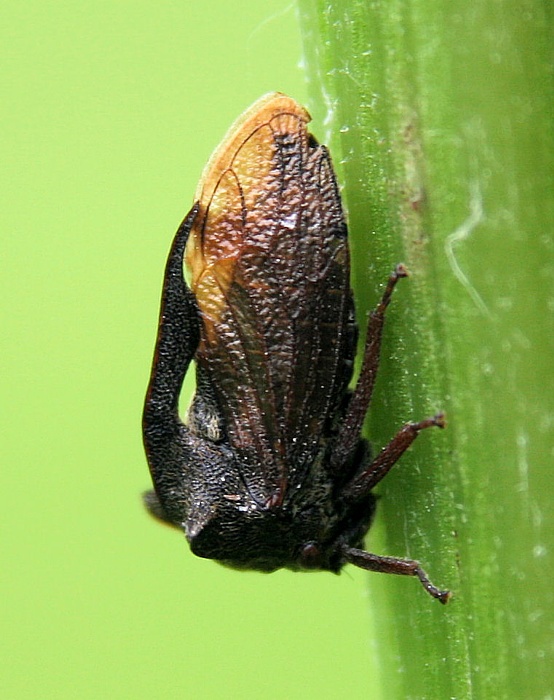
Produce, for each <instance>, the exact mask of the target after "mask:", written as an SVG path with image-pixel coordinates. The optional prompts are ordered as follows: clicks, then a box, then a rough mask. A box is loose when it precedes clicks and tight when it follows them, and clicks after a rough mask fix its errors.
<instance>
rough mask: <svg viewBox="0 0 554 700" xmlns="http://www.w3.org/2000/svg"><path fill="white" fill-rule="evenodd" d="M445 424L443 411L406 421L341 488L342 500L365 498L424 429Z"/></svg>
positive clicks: (440, 426) (347, 501)
mask: <svg viewBox="0 0 554 700" xmlns="http://www.w3.org/2000/svg"><path fill="white" fill-rule="evenodd" d="M445 425H446V422H445V420H444V415H443V414H442V413H438V414H437V415H436V416H433V418H427V419H426V420H422V421H420V422H419V423H406V425H404V426H402V428H400V430H399V431H398V432H397V433H396V435H395V436H394V437H393V439H392V440H391V441H390V442H389V444H388V445H385V447H383V449H382V450H381V452H379V454H378V455H377V457H375V459H374V460H373V461H372V462H371V464H370V465H369V466H368V467H367V469H365V470H364V471H363V472H362V473H361V474H358V476H356V477H355V478H354V479H352V481H351V482H350V483H349V484H346V486H345V487H344V488H343V489H342V490H341V494H340V495H341V500H342V501H344V502H346V503H353V502H356V501H358V500H360V499H362V498H365V497H366V496H367V495H368V494H369V492H370V491H371V490H372V489H373V487H374V486H375V485H376V484H378V483H379V482H380V481H381V479H383V477H385V476H386V475H387V473H388V472H389V470H390V469H391V467H392V466H393V465H394V464H396V462H398V460H399V459H400V457H402V455H403V454H404V452H405V451H406V450H407V449H408V447H409V446H410V445H411V444H412V442H413V441H414V440H415V439H416V437H417V436H418V434H419V433H420V432H421V431H422V430H424V429H425V428H431V427H433V426H436V427H438V428H444V426H445Z"/></svg>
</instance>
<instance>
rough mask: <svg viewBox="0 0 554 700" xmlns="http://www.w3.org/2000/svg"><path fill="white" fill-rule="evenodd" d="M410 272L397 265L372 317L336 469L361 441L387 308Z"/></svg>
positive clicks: (337, 449) (337, 447)
mask: <svg viewBox="0 0 554 700" xmlns="http://www.w3.org/2000/svg"><path fill="white" fill-rule="evenodd" d="M407 276H408V272H407V270H406V268H405V267H404V265H397V266H396V269H395V270H394V272H393V273H392V274H391V276H390V277H389V279H388V282H387V286H386V288H385V291H384V293H383V296H382V298H381V301H380V302H379V304H378V305H377V307H376V308H375V309H374V310H373V311H372V312H371V315H370V317H369V322H368V327H367V335H366V340H365V348H364V358H363V362H362V369H361V371H360V376H359V377H358V382H357V384H356V388H355V389H354V392H353V394H352V397H351V398H350V402H349V404H348V410H347V412H346V415H345V417H344V419H343V421H342V424H341V427H340V430H339V435H338V438H337V442H336V445H335V448H334V450H333V454H332V455H331V467H332V468H334V469H335V470H337V471H338V470H340V469H341V467H342V466H343V465H344V463H345V462H346V461H347V460H348V458H349V457H350V456H351V455H352V454H353V453H354V451H355V449H356V447H357V445H358V442H359V439H360V433H361V430H362V425H363V422H364V419H365V415H366V413H367V410H368V408H369V404H370V401H371V396H372V394H373V388H374V386H375V379H376V377H377V370H378V369H379V355H380V352H381V339H382V336H383V326H384V323H385V312H386V310H387V306H388V305H389V303H390V300H391V296H392V292H393V290H394V288H395V286H396V283H397V282H398V280H399V279H401V278H402V277H407Z"/></svg>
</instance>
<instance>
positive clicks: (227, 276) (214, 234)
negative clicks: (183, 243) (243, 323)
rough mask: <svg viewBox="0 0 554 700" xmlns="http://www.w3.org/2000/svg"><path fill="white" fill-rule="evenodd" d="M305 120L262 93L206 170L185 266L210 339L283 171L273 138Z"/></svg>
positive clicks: (276, 96)
mask: <svg viewBox="0 0 554 700" xmlns="http://www.w3.org/2000/svg"><path fill="white" fill-rule="evenodd" d="M309 121H310V115H309V114H308V112H307V111H306V110H305V109H304V108H303V107H301V106H300V105H299V104H297V103H296V102H295V101H294V100H292V99H291V98H290V97H287V96H286V95H282V94H280V93H271V94H269V95H266V96H264V97H262V98H261V99H260V100H258V101H257V102H256V103H255V104H254V105H252V107H251V108H250V109H249V110H247V111H246V112H245V113H244V114H243V115H242V116H241V117H240V118H239V119H238V120H237V121H236V122H235V124H234V125H233V126H232V127H231V129H230V131H229V132H228V134H227V136H226V138H225V139H224V140H223V143H222V144H221V146H220V147H219V148H218V149H217V150H216V151H215V153H214V155H213V156H212V158H211V159H210V161H209V162H208V164H207V166H206V168H205V169H204V172H203V174H202V177H201V179H200V183H199V185H198V188H197V190H196V194H195V200H196V201H198V202H199V204H200V212H199V214H198V216H197V218H196V222H195V224H194V227H193V229H192V231H191V234H190V237H189V241H188V244H187V249H186V264H187V266H188V268H189V270H190V271H191V289H192V291H193V293H194V295H195V297H196V301H197V303H198V306H199V309H200V311H201V314H202V317H203V321H204V332H205V334H206V340H207V341H208V342H211V341H213V340H214V334H215V326H216V325H217V323H218V321H219V318H220V316H221V313H222V311H223V310H224V308H225V307H226V292H227V290H228V288H229V285H230V284H231V282H232V280H233V275H234V268H235V265H236V263H237V261H238V260H239V259H240V257H241V255H242V254H243V252H244V247H245V245H246V244H247V242H246V240H245V235H244V232H245V229H246V228H248V225H249V224H250V223H253V222H256V223H257V229H258V230H263V225H261V224H263V217H264V216H265V215H266V214H267V212H268V211H271V205H270V202H268V201H267V200H268V197H270V196H271V194H272V193H274V192H275V182H276V180H278V179H279V178H280V175H281V174H280V172H279V171H278V170H276V167H277V166H276V158H275V155H276V148H277V146H276V139H275V136H276V135H277V134H297V133H299V132H303V133H304V132H305V131H306V124H307V123H308V122H309ZM268 205H269V206H268Z"/></svg>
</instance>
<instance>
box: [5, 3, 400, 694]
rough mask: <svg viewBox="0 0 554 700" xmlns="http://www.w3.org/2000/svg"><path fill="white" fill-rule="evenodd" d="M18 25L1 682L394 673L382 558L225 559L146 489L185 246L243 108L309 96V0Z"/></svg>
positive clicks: (38, 16)
mask: <svg viewBox="0 0 554 700" xmlns="http://www.w3.org/2000/svg"><path fill="white" fill-rule="evenodd" d="M0 32H1V34H2V41H1V49H0V50H1V51H2V53H3V54H4V56H3V61H2V66H3V68H2V72H1V74H0V81H1V82H2V105H3V111H4V118H3V127H2V135H3V155H2V164H3V166H4V168H3V171H4V172H3V177H2V179H3V181H2V186H1V188H0V191H1V196H2V199H3V207H2V227H3V232H2V263H3V271H2V285H4V288H3V292H2V298H3V302H4V314H5V316H4V320H3V342H4V345H5V347H4V349H3V354H2V357H3V381H2V391H3V396H2V427H3V431H2V432H3V440H2V453H3V454H2V468H1V479H2V486H1V489H2V491H1V493H2V502H3V503H2V514H1V545H0V546H1V573H0V576H1V583H2V589H1V611H2V612H1V615H2V634H1V640H2V641H1V644H2V645H3V648H2V651H1V658H2V670H1V671H0V695H1V696H2V697H3V698H17V699H18V700H19V699H20V698H33V699H34V698H38V697H40V698H57V699H61V698H80V699H81V700H84V699H86V698H101V697H102V698H137V699H140V698H157V699H159V700H163V699H164V698H176V697H199V698H219V697H241V698H259V697H263V698H266V699H269V698H283V697H289V698H296V697H303V698H305V697H317V698H335V697H337V695H339V694H343V693H344V692H345V689H346V690H347V692H348V695H349V696H350V697H377V695H378V689H377V688H375V687H372V685H371V678H372V675H373V672H372V671H373V669H372V663H373V661H372V649H371V648H370V647H369V635H368V628H369V625H370V624H371V620H370V618H369V616H370V610H369V606H368V605H367V601H366V597H367V593H366V588H365V581H366V575H365V574H364V573H363V572H360V571H354V570H352V569H349V571H348V573H345V575H343V576H341V577H334V576H332V575H326V574H319V575H316V574H313V575H298V574H292V573H289V572H279V573H276V574H273V575H270V576H264V575H261V574H255V573H236V572H232V571H228V570H225V569H223V568H222V567H219V566H218V565H216V564H215V563H213V562H210V561H204V560H200V559H196V558H195V557H193V556H192V555H191V554H190V552H189V551H188V547H187V545H186V542H185V540H184V538H183V537H182V536H180V535H179V533H177V532H173V531H170V530H168V529H166V528H164V527H163V526H161V525H158V524H156V523H155V522H154V521H152V520H150V519H149V518H148V517H147V515H146V514H145V512H144V511H143V509H142V505H141V502H140V494H141V492H142V491H143V490H144V489H146V488H148V487H149V485H150V479H149V474H148V471H147V466H146V462H145V458H144V456H143V451H142V445H141V436H140V414H141V409H142V400H143V395H144V391H145V388H146V383H147V379H148V374H149V368H150V362H151V355H152V350H153V344H154V336H155V329H156V321H157V314H158V303H159V295H160V288H161V279H162V272H163V267H164V264H165V258H166V254H167V252H168V248H169V245H170V242H171V239H172V236H173V233H174V231H175V229H176V227H177V225H178V224H179V222H180V220H181V218H182V217H183V215H184V214H185V213H186V211H187V210H188V208H189V206H190V204H191V199H192V195H193V192H194V189H195V186H196V182H197V179H198V177H199V175H200V173H201V170H202V167H203V165H204V163H205V161H206V160H207V158H208V157H209V155H210V154H211V151H212V149H213V148H214V147H215V146H216V145H217V144H218V142H219V140H220V139H221V137H222V136H223V134H224V133H225V131H226V129H227V128H228V126H229V125H230V124H231V123H232V121H233V120H234V119H235V118H236V117H237V116H238V115H239V114H240V112H241V111H242V110H243V109H245V108H246V107H247V106H248V105H249V104H250V103H251V102H252V101H253V100H255V99H256V98H258V97H259V96H260V95H262V94H263V93H264V92H267V91H271V90H281V91H284V92H287V93H289V94H290V95H291V96H293V97H295V98H296V99H298V100H299V101H300V102H305V100H306V90H305V84H304V76H303V73H302V69H301V67H300V66H301V47H300V37H299V32H298V25H297V20H296V16H295V9H294V6H293V5H290V4H287V3H286V2H285V1H284V0H266V1H265V2H264V3H254V2H246V3H242V4H241V5H240V6H237V5H235V4H234V3H227V2H223V0H208V1H205V2H203V3H193V2H190V0H189V1H188V2H187V1H185V2H168V1H167V0H161V1H160V0H158V1H157V2H153V1H149V2H148V1H144V0H141V1H135V2H125V1H123V0H116V1H115V2H114V1H113V0H112V1H110V2H104V1H101V0H100V1H99V0H95V1H94V2H85V1H81V2H49V1H46V2H45V1H42V2H36V1H35V2H33V1H29V2H24V3H22V2H16V1H15V0H8V1H7V2H4V3H3V4H2V8H1V9H0ZM318 128H319V129H321V125H318V124H316V125H314V131H315V133H316V134H317V132H318ZM320 133H321V132H320ZM407 583H408V585H409V584H410V583H411V582H407Z"/></svg>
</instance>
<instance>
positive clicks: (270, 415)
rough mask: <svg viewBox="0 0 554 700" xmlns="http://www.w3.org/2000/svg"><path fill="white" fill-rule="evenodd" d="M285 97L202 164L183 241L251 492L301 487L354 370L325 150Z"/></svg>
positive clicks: (340, 236)
mask: <svg viewBox="0 0 554 700" xmlns="http://www.w3.org/2000/svg"><path fill="white" fill-rule="evenodd" d="M308 121H309V115H308V114H307V112H306V111H305V110H304V109H302V108H301V107H300V106H299V105H298V104H297V103H296V102H294V101H293V100H291V99H290V98H288V97H285V96H284V95H280V94H273V95H269V96H267V97H265V98H262V100H260V101H259V102H258V103H256V104H255V105H254V106H253V107H252V108H251V109H250V110H249V111H248V112H246V113H245V115H244V116H243V117H242V118H241V120H240V122H239V123H238V125H236V126H235V127H234V129H233V130H232V131H231V132H230V134H229V135H228V137H227V139H226V140H225V141H224V143H223V144H222V146H221V147H220V148H219V149H218V151H216V154H215V155H214V157H213V158H212V160H211V161H210V163H209V164H208V168H207V170H206V171H205V173H204V176H203V179H202V181H201V184H200V187H199V191H198V192H197V195H198V200H199V202H200V214H199V216H198V218H197V220H196V223H195V226H194V229H193V231H192V233H191V237H190V239H189V244H188V247H187V263H188V265H189V267H190V270H191V274H192V284H191V286H192V290H193V292H194V294H195V296H196V300H197V303H198V306H199V309H200V313H201V316H202V322H203V328H202V333H201V342H200V346H199V349H198V353H197V361H198V362H200V363H201V364H202V365H203V367H204V368H205V369H206V371H207V372H208V375H209V376H210V378H211V380H212V383H213V385H214V387H215V389H216V391H217V394H218V398H219V402H220V404H221V408H222V411H223V414H224V417H225V421H226V426H227V432H228V436H229V440H230V443H231V445H232V447H233V450H234V452H235V454H236V456H237V460H238V462H239V464H240V469H241V473H242V475H243V479H244V480H245V483H246V484H247V486H248V488H249V490H250V492H251V493H252V496H253V497H254V498H255V499H256V500H257V501H258V502H260V503H264V504H266V505H279V504H280V503H282V501H283V498H284V497H285V494H286V491H287V488H292V487H295V486H297V485H298V484H299V483H301V481H302V479H304V478H305V476H306V473H307V471H308V470H309V468H310V466H311V465H312V463H313V461H314V459H315V457H316V455H317V452H318V450H319V449H320V446H321V440H322V437H323V436H324V435H325V432H326V430H327V429H328V425H329V420H330V417H331V416H332V414H333V412H334V410H335V409H336V406H337V403H338V401H339V400H340V398H341V396H342V394H343V392H344V389H345V386H346V384H347V383H348V380H349V377H350V367H351V361H352V352H353V349H352V345H353V343H352V324H351V318H350V317H351V313H352V296H351V292H350V287H349V257H348V248H347V241H346V225H345V222H344V217H343V213H342V209H341V204H340V197H339V194H338V189H337V185H336V181H335V177H334V174H333V170H332V165H331V162H330V158H329V155H328V153H327V150H326V149H325V148H324V147H322V146H319V145H318V144H317V143H316V142H315V140H314V139H313V138H312V137H311V136H310V135H309V134H308V132H307V130H306V124H307V122H308Z"/></svg>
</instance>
